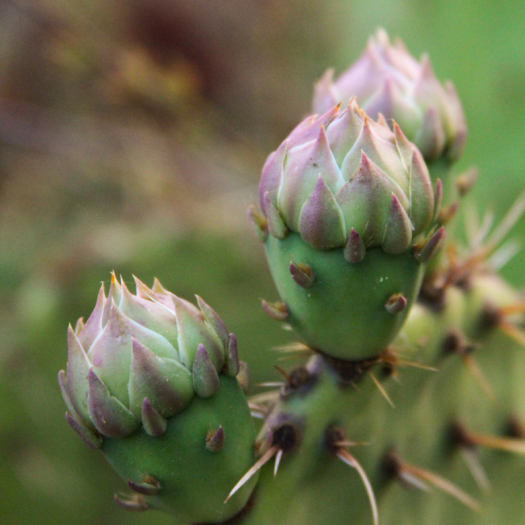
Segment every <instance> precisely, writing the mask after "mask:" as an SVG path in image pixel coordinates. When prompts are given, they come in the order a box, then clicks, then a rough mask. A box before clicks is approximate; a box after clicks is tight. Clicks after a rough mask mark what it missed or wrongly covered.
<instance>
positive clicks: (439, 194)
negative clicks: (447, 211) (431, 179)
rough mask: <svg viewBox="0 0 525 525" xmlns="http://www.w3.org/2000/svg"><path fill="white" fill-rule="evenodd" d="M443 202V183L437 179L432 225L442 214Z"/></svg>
mask: <svg viewBox="0 0 525 525" xmlns="http://www.w3.org/2000/svg"><path fill="white" fill-rule="evenodd" d="M442 202H443V183H442V182H441V179H436V184H435V187H434V215H433V217H432V223H434V222H436V221H437V219H438V217H439V214H440V213H441V203H442Z"/></svg>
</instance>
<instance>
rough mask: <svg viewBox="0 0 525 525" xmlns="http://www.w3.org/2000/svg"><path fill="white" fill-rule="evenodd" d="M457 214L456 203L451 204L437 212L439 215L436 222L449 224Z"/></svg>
mask: <svg viewBox="0 0 525 525" xmlns="http://www.w3.org/2000/svg"><path fill="white" fill-rule="evenodd" d="M457 212H458V203H457V202H453V203H452V204H450V205H449V206H447V207H446V208H441V210H440V211H439V215H438V221H439V222H440V223H441V224H447V222H450V221H451V220H452V219H453V218H454V216H455V215H456V213H457Z"/></svg>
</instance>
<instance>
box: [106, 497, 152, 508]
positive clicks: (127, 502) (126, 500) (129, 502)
mask: <svg viewBox="0 0 525 525" xmlns="http://www.w3.org/2000/svg"><path fill="white" fill-rule="evenodd" d="M113 499H114V500H115V503H116V504H117V505H118V506H119V507H120V508H122V509H124V510H129V511H132V512H144V511H145V510H148V509H149V505H148V503H147V502H146V500H145V499H144V497H143V496H141V495H139V494H131V495H125V494H115V495H114V496H113Z"/></svg>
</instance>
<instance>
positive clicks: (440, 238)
mask: <svg viewBox="0 0 525 525" xmlns="http://www.w3.org/2000/svg"><path fill="white" fill-rule="evenodd" d="M444 239H445V228H444V227H443V226H441V228H439V230H438V231H436V232H435V233H434V234H433V235H432V236H431V237H430V239H428V238H427V239H426V240H425V241H424V244H423V245H420V244H418V245H416V246H415V247H414V257H415V259H416V261H418V262H420V263H426V262H428V261H429V260H430V259H431V258H432V257H433V256H434V255H435V254H436V253H437V252H438V251H439V250H440V249H441V248H442V246H443V242H444Z"/></svg>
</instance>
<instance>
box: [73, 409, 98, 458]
mask: <svg viewBox="0 0 525 525" xmlns="http://www.w3.org/2000/svg"><path fill="white" fill-rule="evenodd" d="M66 421H67V422H68V423H69V426H70V427H71V428H72V429H73V430H74V431H75V432H76V433H77V434H78V436H79V437H80V438H81V439H82V441H83V442H84V443H85V444H86V445H87V446H88V447H89V448H92V449H93V450H97V449H99V448H101V447H102V436H101V435H100V434H99V433H98V432H97V431H95V430H91V429H90V428H88V427H87V426H86V425H85V424H84V423H83V422H82V421H80V420H79V419H77V418H76V417H75V416H72V415H71V414H70V413H69V412H66Z"/></svg>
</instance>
